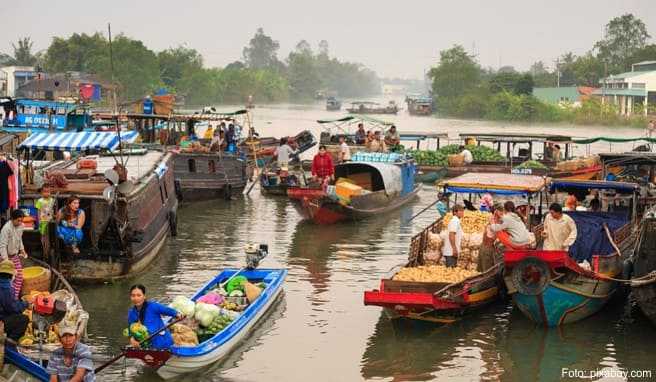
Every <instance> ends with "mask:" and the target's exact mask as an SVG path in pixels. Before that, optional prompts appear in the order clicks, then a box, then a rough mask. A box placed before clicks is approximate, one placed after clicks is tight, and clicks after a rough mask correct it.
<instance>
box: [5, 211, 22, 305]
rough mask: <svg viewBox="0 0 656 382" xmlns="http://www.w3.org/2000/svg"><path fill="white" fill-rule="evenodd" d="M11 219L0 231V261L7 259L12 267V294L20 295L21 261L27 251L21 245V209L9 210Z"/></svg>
mask: <svg viewBox="0 0 656 382" xmlns="http://www.w3.org/2000/svg"><path fill="white" fill-rule="evenodd" d="M10 217H11V220H9V221H8V222H6V223H5V225H4V226H3V227H2V230H1V231H0V261H4V260H9V261H11V262H12V264H13V265H14V266H13V269H14V276H15V277H14V281H13V282H12V285H13V288H14V295H15V296H16V298H19V297H20V291H21V289H22V288H23V263H22V262H21V257H22V258H24V259H25V258H27V252H25V247H24V246H23V217H24V214H23V211H22V210H13V211H11V215H10Z"/></svg>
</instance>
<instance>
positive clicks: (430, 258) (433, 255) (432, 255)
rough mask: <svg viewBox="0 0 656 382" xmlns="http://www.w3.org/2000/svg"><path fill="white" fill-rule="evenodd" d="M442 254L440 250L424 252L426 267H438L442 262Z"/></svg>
mask: <svg viewBox="0 0 656 382" xmlns="http://www.w3.org/2000/svg"><path fill="white" fill-rule="evenodd" d="M440 255H441V252H440V251H439V250H428V251H426V252H424V263H425V264H426V265H437V264H438V262H439V260H440Z"/></svg>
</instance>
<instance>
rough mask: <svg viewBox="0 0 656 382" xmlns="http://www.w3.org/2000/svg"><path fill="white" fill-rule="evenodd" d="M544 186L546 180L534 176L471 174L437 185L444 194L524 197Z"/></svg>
mask: <svg viewBox="0 0 656 382" xmlns="http://www.w3.org/2000/svg"><path fill="white" fill-rule="evenodd" d="M546 184H547V178H544V177H541V176H535V175H516V174H498V173H472V172H469V173H466V174H463V175H460V176H457V177H455V178H451V179H448V180H444V181H441V182H440V183H439V185H440V186H441V187H443V188H444V191H445V192H454V193H483V192H489V193H491V194H499V195H526V194H531V193H535V192H540V191H541V190H543V189H544V188H545V186H546Z"/></svg>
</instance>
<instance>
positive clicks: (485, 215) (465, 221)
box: [442, 210, 491, 233]
mask: <svg viewBox="0 0 656 382" xmlns="http://www.w3.org/2000/svg"><path fill="white" fill-rule="evenodd" d="M490 216H491V214H490V213H489V212H481V211H469V210H466V211H465V216H464V217H463V218H462V219H461V220H460V224H461V225H462V230H463V232H465V233H476V232H483V231H484V230H485V227H486V226H487V224H488V223H489V222H490ZM451 218H453V214H451V213H450V212H449V213H448V214H446V215H444V220H443V223H442V226H443V227H447V226H448V225H449V222H450V221H451Z"/></svg>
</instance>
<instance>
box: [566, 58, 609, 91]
mask: <svg viewBox="0 0 656 382" xmlns="http://www.w3.org/2000/svg"><path fill="white" fill-rule="evenodd" d="M572 69H573V71H574V77H575V78H576V84H577V85H584V86H591V87H598V86H599V80H600V79H601V78H602V77H603V76H604V64H603V62H601V61H600V60H599V59H598V58H597V57H595V56H593V55H592V54H591V53H588V54H586V55H584V56H579V57H577V58H576V61H574V63H573V66H572Z"/></svg>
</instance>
